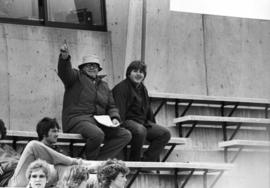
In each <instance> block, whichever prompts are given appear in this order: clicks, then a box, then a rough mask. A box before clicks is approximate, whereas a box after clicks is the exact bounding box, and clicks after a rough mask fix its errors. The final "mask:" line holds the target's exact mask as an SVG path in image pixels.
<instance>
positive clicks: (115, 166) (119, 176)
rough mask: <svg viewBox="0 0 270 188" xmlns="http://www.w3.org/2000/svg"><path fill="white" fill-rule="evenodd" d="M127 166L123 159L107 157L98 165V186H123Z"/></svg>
mask: <svg viewBox="0 0 270 188" xmlns="http://www.w3.org/2000/svg"><path fill="white" fill-rule="evenodd" d="M128 174H129V168H127V167H126V165H125V163H124V162H123V161H119V160H116V159H109V160H107V161H106V162H104V163H103V164H102V165H100V166H99V167H98V170H97V178H98V182H99V185H100V188H124V187H125V185H126V183H127V177H126V176H127V175H128Z"/></svg>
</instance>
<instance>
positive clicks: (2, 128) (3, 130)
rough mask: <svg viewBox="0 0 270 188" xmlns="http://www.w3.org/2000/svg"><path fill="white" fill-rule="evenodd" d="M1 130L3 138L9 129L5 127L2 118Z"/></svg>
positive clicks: (0, 120)
mask: <svg viewBox="0 0 270 188" xmlns="http://www.w3.org/2000/svg"><path fill="white" fill-rule="evenodd" d="M0 132H1V134H2V139H3V138H5V137H6V135H7V129H6V127H5V123H4V121H3V120H2V119H0Z"/></svg>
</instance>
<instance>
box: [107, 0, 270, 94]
mask: <svg viewBox="0 0 270 188" xmlns="http://www.w3.org/2000/svg"><path fill="white" fill-rule="evenodd" d="M119 4H120V5H121V6H123V3H119ZM119 4H118V6H120V5H119ZM146 4H147V5H146V6H147V7H146V12H147V14H146V51H145V54H146V63H147V64H148V78H147V79H146V84H147V86H148V88H149V90H152V91H161V92H174V93H183V94H202V95H218V96H230V97H251V98H258V97H259V98H268V97H270V86H268V85H269V84H268V80H269V78H270V75H269V74H268V72H269V71H270V65H269V63H268V62H269V61H270V57H269V56H270V55H269V53H268V49H269V47H270V46H269V45H270V43H269V40H270V34H269V29H270V21H264V20H255V19H244V18H232V17H222V16H213V15H201V14H192V13H181V12H172V11H169V0H167V1H164V0H148V1H147V3H146ZM115 6H116V5H115ZM125 6H126V9H130V8H131V7H132V8H133V9H135V10H136V11H137V12H140V11H141V9H140V8H139V7H140V6H142V1H141V0H133V1H130V4H129V5H128V4H127V3H126V2H125ZM126 9H124V10H126ZM133 9H130V12H131V13H130V14H129V17H128V18H126V19H123V20H122V21H124V23H125V22H128V25H129V26H130V27H128V29H127V31H126V29H123V30H122V34H121V35H122V36H124V34H126V32H127V33H130V35H126V36H127V38H123V39H122V40H126V41H127V44H126V51H125V54H126V56H128V57H127V58H126V59H125V64H126V65H127V64H128V63H129V62H130V61H131V60H133V59H137V58H139V57H140V50H141V49H140V45H141V43H140V41H141V24H138V23H139V22H141V19H142V18H141V15H140V14H139V13H137V14H135V13H133V14H132V12H134V11H135V10H133ZM125 15H126V14H125ZM130 16H132V18H130ZM132 24H133V25H132ZM132 31H133V34H132ZM134 31H136V32H134ZM113 32H114V30H113V29H112V33H113ZM120 32H121V31H118V34H119V33H120ZM119 35H120V34H119ZM113 40H114V39H113V38H112V41H113ZM128 41H131V42H129V43H128ZM112 45H114V41H113V42H112ZM122 45H125V44H124V42H123V43H122ZM118 46H121V45H119V44H118ZM112 52H113V56H115V54H117V55H120V53H119V52H117V51H114V50H113V51H112ZM120 56H122V59H123V56H124V54H121V55H120ZM119 70H121V71H122V67H121V68H119ZM122 74H124V72H123V73H122ZM167 75H170V76H167Z"/></svg>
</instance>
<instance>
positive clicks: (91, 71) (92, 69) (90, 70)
mask: <svg viewBox="0 0 270 188" xmlns="http://www.w3.org/2000/svg"><path fill="white" fill-rule="evenodd" d="M98 67H99V66H98V64H96V63H87V64H86V65H84V66H83V68H82V70H83V71H84V72H85V73H86V74H87V75H88V76H90V77H92V78H96V77H97V75H98Z"/></svg>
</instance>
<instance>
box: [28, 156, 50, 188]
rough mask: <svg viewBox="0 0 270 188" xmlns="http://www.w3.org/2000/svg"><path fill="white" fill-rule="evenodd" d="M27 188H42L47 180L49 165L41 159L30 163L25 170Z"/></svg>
mask: <svg viewBox="0 0 270 188" xmlns="http://www.w3.org/2000/svg"><path fill="white" fill-rule="evenodd" d="M26 178H27V179H28V182H29V183H28V187H29V188H44V187H45V186H46V183H47V182H48V179H49V164H48V163H47V162H46V161H44V160H41V159H37V160H36V161H34V162H32V163H30V165H29V166H28V168H27V170H26Z"/></svg>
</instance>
